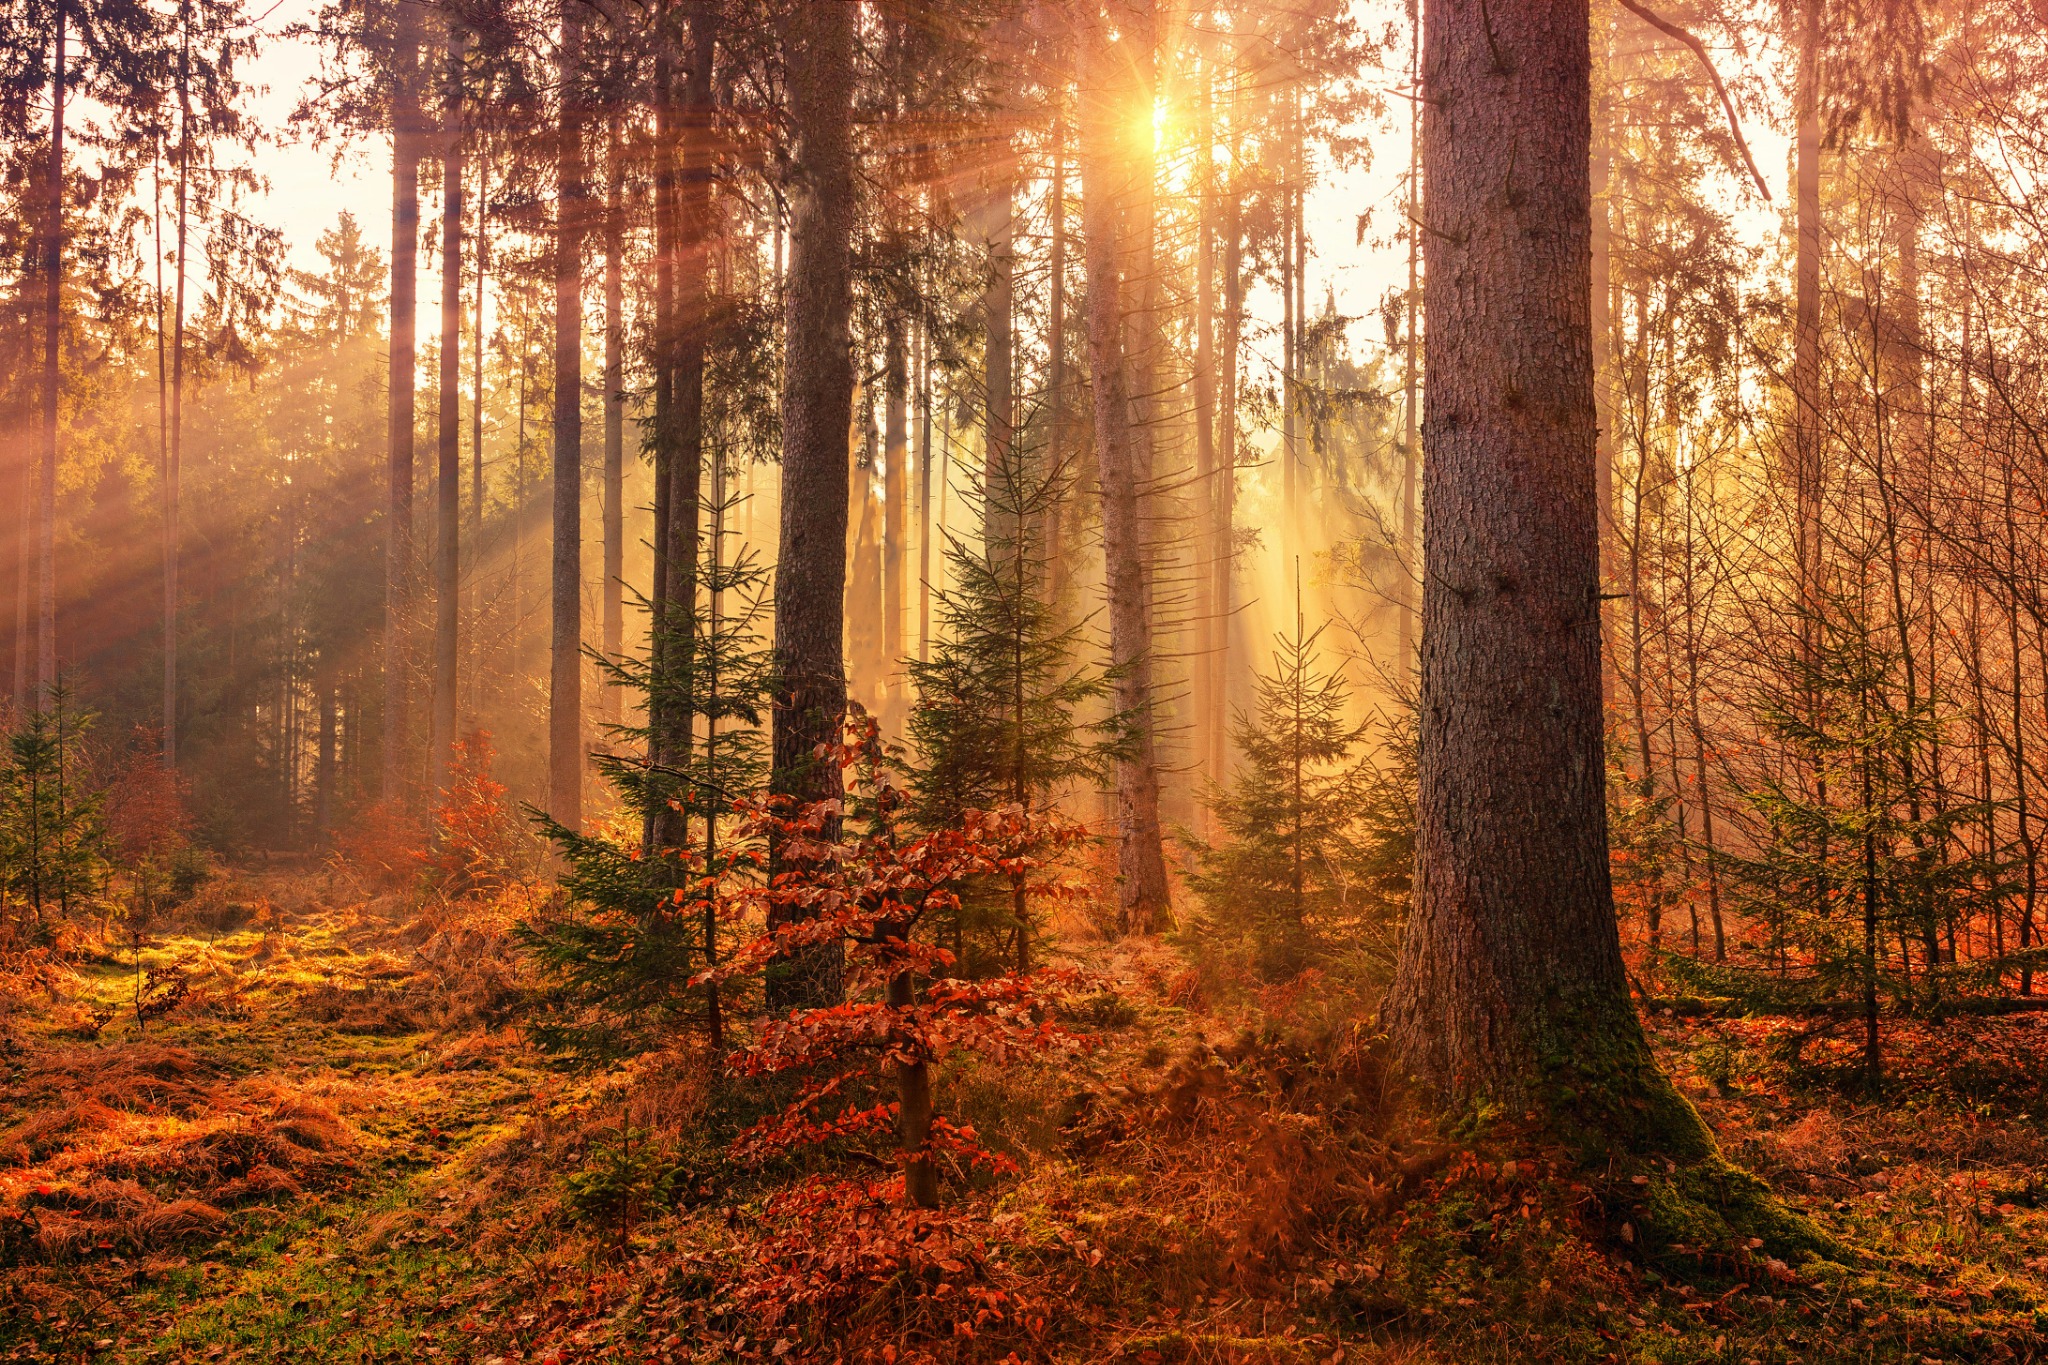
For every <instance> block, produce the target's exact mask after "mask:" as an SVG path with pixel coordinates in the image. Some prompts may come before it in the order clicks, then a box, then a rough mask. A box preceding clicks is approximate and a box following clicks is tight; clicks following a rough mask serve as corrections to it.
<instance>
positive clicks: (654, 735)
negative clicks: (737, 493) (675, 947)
mask: <svg viewBox="0 0 2048 1365" xmlns="http://www.w3.org/2000/svg"><path fill="white" fill-rule="evenodd" d="M662 14H663V17H664V19H665V20H667V19H668V18H669V13H668V8H667V7H666V6H664V8H663V10H662ZM669 27H670V25H669V24H668V23H664V25H663V28H664V32H663V35H662V39H661V41H660V42H659V43H658V44H657V45H656V48H655V57H654V89H655V100H654V146H653V153H654V156H653V160H654V168H653V169H654V176H653V178H654V300H653V302H654V310H653V311H654V335H653V345H652V347H651V348H650V350H651V353H652V354H651V359H652V361H653V365H652V368H653V371H654V374H653V379H654V386H653V387H654V395H653V397H654V430H653V439H652V440H651V441H650V442H649V444H648V453H649V454H650V455H651V456H652V457H653V464H654V532H653V535H652V537H651V538H650V544H649V548H650V549H651V550H652V551H653V557H654V565H653V573H652V575H651V577H652V582H651V584H650V585H649V587H648V591H647V601H648V608H649V610H648V626H647V660H648V674H649V678H648V681H649V685H648V689H647V761H648V764H649V766H650V768H652V769H653V770H654V772H655V773H656V774H659V773H660V772H661V771H662V770H663V769H665V768H667V767H669V766H670V763H669V753H668V750H669V747H670V745H669V736H670V734H671V729H670V721H669V719H668V712H669V710H670V708H671V705H672V698H671V697H670V696H669V693H670V692H671V690H672V689H671V688H670V686H669V682H668V679H669V673H670V669H671V667H672V666H673V665H672V659H673V649H672V644H671V640H670V630H669V549H668V545H669V523H670V521H671V520H672V518H673V513H674V509H673V508H672V507H670V505H669V495H670V485H671V484H672V482H673V471H674V469H675V421H676V417H675V388H676V337H677V323H676V257H677V255H678V248H677V242H676V231H677V226H678V224H677V213H676V194H677V183H676V182H677V179H678V173H677V168H676V161H677V157H678V155H679V151H680V147H681V142H682V130H681V119H680V116H679V115H680V111H679V110H678V109H677V108H676V73H675V61H674V57H673V55H672V54H673V48H674V44H675V39H674V37H673V35H672V34H671V33H670V32H669V31H668V30H669ZM673 827H674V819H673V817H672V815H671V814H670V813H669V812H668V810H667V808H666V807H665V806H664V807H660V808H657V809H653V810H649V811H647V812H645V814H644V821H643V824H642V826H641V851H642V853H643V854H644V855H645V856H646V858H647V860H648V867H649V868H650V869H653V868H656V867H657V866H658V864H657V863H656V862H655V860H654V854H655V851H656V850H657V849H658V848H662V847H673V846H674V845H675V843H676V839H675V835H674V828H673Z"/></svg>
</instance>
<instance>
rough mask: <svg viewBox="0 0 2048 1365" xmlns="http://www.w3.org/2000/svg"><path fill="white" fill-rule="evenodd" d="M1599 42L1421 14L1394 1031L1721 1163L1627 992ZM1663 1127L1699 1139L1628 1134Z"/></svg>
mask: <svg viewBox="0 0 2048 1365" xmlns="http://www.w3.org/2000/svg"><path fill="white" fill-rule="evenodd" d="M1587 39H1588V31H1587V6H1586V3H1585V0H1572V2H1571V3H1565V4H1557V3H1551V0H1496V2H1495V3H1493V4H1491V5H1489V6H1485V7H1482V6H1479V5H1470V4H1467V5H1435V6H1431V7H1430V9H1429V11H1428V16H1427V19H1426V21H1425V31H1424V37H1423V77H1424V95H1425V97H1426V102H1425V105H1424V115H1423V183H1424V184H1425V185H1426V186H1428V200H1427V204H1426V206H1425V209H1424V224H1425V227H1424V232H1425V236H1424V252H1425V269H1424V285H1423V299H1424V307H1425V309H1426V312H1427V316H1428V318H1429V327H1428V330H1427V332H1426V336H1425V341H1424V364H1425V391H1426V393H1427V395H1428V399H1427V402H1428V410H1427V413H1426V416H1425V421H1424V424H1423V443H1424V449H1425V451H1426V452H1427V461H1426V467H1427V470H1428V487H1427V490H1426V497H1427V504H1426V506H1427V516H1426V517H1425V519H1424V522H1423V560H1424V576H1423V584H1424V587H1423V607H1422V616H1423V620H1422V660H1421V688H1422V692H1421V709H1422V772H1421V793H1420V806H1419V811H1418V816H1419V828H1418V830H1417V852H1416V901H1415V909H1414V911H1413V914H1412V917H1411V919H1410V922H1409V926H1408V933H1407V935H1406V938H1405V939H1404V941H1403V945H1402V953H1401V961H1400V965H1399V969H1398V971H1397V974H1396V978H1395V982H1394V985H1393V988H1392V991H1391V993H1390V995H1389V997H1388V1001H1387V1006H1386V1020H1387V1023H1388V1024H1389V1026H1390V1029H1391V1032H1392V1036H1393V1041H1394V1045H1395V1048H1396V1050H1397V1052H1398V1054H1399V1057H1400V1059H1401V1061H1402V1062H1403V1064H1404V1065H1405V1067H1406V1069H1407V1070H1408V1071H1409V1072H1411V1073H1412V1074H1413V1075H1414V1076H1415V1077H1416V1078H1417V1079H1419V1080H1420V1081H1422V1082H1423V1083H1424V1084H1425V1085H1426V1086H1427V1087H1428V1088H1429V1089H1431V1090H1432V1091H1433V1092H1434V1093H1435V1094H1436V1095H1437V1096H1438V1097H1439V1098H1440V1099H1442V1100H1443V1101H1445V1102H1446V1103H1447V1104H1449V1105H1451V1106H1461V1105H1466V1104H1484V1103H1491V1104H1498V1105H1502V1106H1504V1107H1505V1108H1506V1109H1507V1110H1508V1111H1509V1112H1511V1113H1514V1114H1517V1115H1519V1114H1522V1113H1525V1112H1527V1111H1530V1110H1535V1111H1537V1112H1538V1113H1539V1115H1543V1116H1547V1117H1550V1118H1553V1119H1558V1120H1562V1121H1563V1122H1561V1123H1560V1124H1559V1125H1558V1126H1560V1127H1569V1126H1572V1125H1579V1124H1585V1125H1591V1126H1592V1129H1593V1130H1594V1132H1593V1133H1590V1134H1588V1136H1593V1135H1596V1134H1597V1136H1598V1137H1599V1138H1601V1139H1607V1140H1611V1139H1614V1138H1620V1139H1622V1140H1623V1142H1624V1143H1625V1144H1626V1145H1631V1146H1632V1145H1635V1143H1634V1140H1635V1139H1636V1138H1637V1137H1649V1138H1651V1140H1652V1141H1655V1142H1657V1143H1659V1144H1660V1145H1662V1144H1663V1143H1665V1142H1667V1141H1671V1142H1676V1143H1677V1145H1678V1147H1679V1149H1680V1151H1681V1154H1683V1153H1685V1152H1704V1151H1707V1150H1711V1141H1710V1139H1708V1138H1707V1137H1706V1134H1705V1130H1704V1129H1703V1128H1701V1127H1700V1126H1699V1120H1698V1118H1697V1116H1694V1115H1692V1114H1691V1111H1690V1110H1689V1108H1687V1107H1686V1106H1685V1105H1684V1103H1683V1101H1681V1100H1679V1099H1678V1098H1677V1096H1676V1095H1675V1094H1673V1093H1672V1092H1671V1091H1670V1089H1669V1087H1668V1085H1666V1084H1664V1083H1663V1081H1662V1079H1661V1077H1659V1076H1658V1075H1657V1073H1656V1070H1655V1067H1654V1064H1653V1062H1652V1060H1651V1058H1650V1054H1649V1050H1648V1047H1647V1045H1646V1043H1645V1040H1644V1036H1643V1032H1642V1028H1641V1025H1640V1023H1639V1021H1638V1020H1637V1018H1636V1014H1635V1009H1634V1006H1633V1004H1632V1002H1631V1001H1630V999H1629V994H1628V987H1627V981H1626V978H1625V975H1624V970H1623V965H1622V957H1621V943H1620V936H1619V934H1618V932H1617V929H1616V925H1615V917H1614V900H1613V893H1612V888H1611V886H1610V883H1609V878H1608V866H1607V820H1606V808H1605V802H1604V796H1605V793H1604V790H1603V783H1604V780H1605V765H1604V763H1603V761H1602V744H1601V698H1600V638H1599V631H1600V614H1599V606H1600V603H1599V517H1598V510H1597V507H1596V498H1595V487H1594V439H1595V432H1594V428H1595V417H1594V404H1593V359H1592V340H1591V331H1590V325H1589V323H1590V319H1589V316H1588V303H1589V292H1590V285H1591V279H1590V272H1591V244H1590V237H1591V213H1590V202H1591V197H1590V187H1589V178H1588V159H1587V156H1588V139H1589V132H1590V110H1589V61H1588V50H1587ZM1646 1099H1650V1100H1668V1101H1669V1104H1668V1105H1667V1104H1663V1103H1651V1104H1649V1105H1647V1106H1645V1105H1644V1103H1643V1102H1644V1101H1645V1100H1646ZM1670 1109H1675V1110H1676V1111H1681V1112H1678V1113H1675V1114H1672V1113H1667V1112H1665V1111H1667V1110H1670ZM1652 1111H1656V1113H1657V1115H1658V1121H1663V1120H1665V1119H1669V1120H1671V1121H1673V1122H1675V1123H1676V1125H1677V1126H1678V1127H1679V1128H1685V1127H1687V1124H1688V1120H1689V1125H1690V1130H1691V1131H1690V1132H1688V1133H1684V1134H1677V1133H1674V1134H1671V1135H1670V1136H1669V1137H1668V1138H1667V1137H1661V1136H1659V1137H1651V1135H1648V1134H1643V1133H1640V1132H1617V1131H1616V1129H1617V1128H1619V1129H1629V1128H1631V1127H1637V1126H1639V1125H1641V1124H1642V1123H1644V1122H1646V1121H1650V1119H1651V1113H1652Z"/></svg>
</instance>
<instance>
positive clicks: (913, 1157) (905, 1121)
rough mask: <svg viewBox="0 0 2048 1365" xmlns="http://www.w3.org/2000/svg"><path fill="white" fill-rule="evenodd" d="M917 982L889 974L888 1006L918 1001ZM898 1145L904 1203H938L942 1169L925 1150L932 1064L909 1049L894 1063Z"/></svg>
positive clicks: (928, 1137)
mask: <svg viewBox="0 0 2048 1365" xmlns="http://www.w3.org/2000/svg"><path fill="white" fill-rule="evenodd" d="M915 985H916V983H915V981H914V980H913V979H912V977H911V974H910V973H909V972H908V971H895V972H891V973H890V974H889V1006H890V1008H891V1009H897V1010H908V1009H909V1008H910V1007H911V1005H912V1004H914V1003H915V1001H916V998H917V996H916V990H915ZM895 1070H896V1104H897V1108H896V1144H897V1150H898V1151H900V1152H902V1153H903V1202H904V1203H906V1204H908V1205H910V1206H911V1207H912V1208H919V1209H931V1208H937V1207H938V1204H939V1169H938V1167H937V1166H936V1165H935V1164H934V1163H933V1161H932V1158H931V1154H930V1152H928V1151H927V1150H926V1148H927V1146H928V1145H929V1144H930V1142H931V1136H932V1113H933V1111H932V1075H931V1063H930V1062H929V1061H928V1060H927V1059H926V1057H925V1055H924V1053H923V1052H922V1051H920V1050H910V1049H906V1051H905V1055H904V1056H903V1057H902V1058H900V1059H899V1060H898V1061H897V1062H896V1063H895Z"/></svg>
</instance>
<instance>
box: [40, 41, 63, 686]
mask: <svg viewBox="0 0 2048 1365" xmlns="http://www.w3.org/2000/svg"><path fill="white" fill-rule="evenodd" d="M68 18H69V16H68V15H67V14H66V12H65V0H57V32H56V36H55V52H56V57H55V59H54V60H53V61H52V63H51V66H50V166H49V184H48V185H47V186H46V189H45V198H44V201H43V214H44V218H43V272H42V273H43V280H42V283H43V382H42V400H43V412H42V418H43V433H42V434H43V452H42V453H43V462H42V464H43V467H42V488H41V489H40V490H39V496H38V498H37V503H38V506H37V508H36V512H37V516H36V567H37V575H36V577H37V584H36V683H37V690H36V704H37V706H39V707H48V706H49V705H50V701H51V690H52V689H53V688H55V687H56V685H57V455H58V449H57V399H58V395H59V392H60V390H61V387H62V384H63V366H62V362H61V360H60V348H61V345H62V338H63V332H64V95H65V90H64V77H65V70H64V58H65V42H66V39H67V37H68V36H69V35H68V31H67V27H66V24H67V20H68Z"/></svg>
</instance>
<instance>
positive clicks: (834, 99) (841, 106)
mask: <svg viewBox="0 0 2048 1365" xmlns="http://www.w3.org/2000/svg"><path fill="white" fill-rule="evenodd" d="M855 19H856V8H855V7H854V6H852V5H836V4H834V5H796V6H794V7H792V8H791V10H790V11H789V12H788V14H787V15H786V16H785V17H784V18H783V20H782V21H781V27H782V39H783V46H784V51H785V53H786V57H787V61H788V70H789V101H790V113H791V124H792V131H793V132H794V135H795V146H794V149H793V155H792V158H791V164H790V177H789V208H790V230H789V273H788V281H787V284H786V286H785V289H784V299H785V303H784V324H785V327H786V334H785V338H784V350H783V377H782V527H781V545H780V551H779V554H778V556H777V568H776V575H775V669H776V675H777V677H776V696H775V711H774V725H773V731H774V733H773V746H772V747H773V753H774V775H773V778H772V787H773V790H774V791H775V792H776V793H777V794H779V795H784V796H790V797H793V798H795V799H796V800H798V801H819V800H831V799H835V798H837V797H838V796H839V794H840V791H841V786H840V775H839V766H838V764H837V763H834V762H820V761H819V760H818V758H817V756H816V750H817V748H818V746H819V745H822V744H830V743H832V742H833V741H834V740H835V739H837V737H838V731H839V726H840V722H841V719H842V717H843V716H844V715H845V712H846V670H845V662H844V658H843V653H844V630H845V618H844V611H845V599H846V506H847V501H848V497H847V481H848V475H849V473H850V468H849V466H850V464H851V461H850V460H849V459H848V452H847V439H846V438H847V431H848V429H849V428H850V427H851V425H852V422H853V352H852V347H851V337H850V329H851V320H852V311H853V262H852V238H853V216H854V185H853V170H854V155H853V140H852V112H853V110H852V106H853V81H854V59H855V48H854V27H855ZM840 960H841V955H840V954H838V953H836V952H824V951H820V952H817V953H814V954H809V955H806V956H805V957H804V958H803V959H801V960H798V961H795V962H788V963H783V964H780V966H779V967H778V969H777V971H776V972H775V973H774V974H772V975H771V978H770V980H769V983H768V1004H769V1007H770V1008H771V1009H787V1008H789V1007H790V1006H792V1005H799V1004H807V1003H817V1002H827V1001H832V1000H836V999H838V998H839V996H840V994H841V990H842V986H841V981H840V975H841V968H840Z"/></svg>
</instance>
